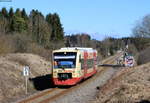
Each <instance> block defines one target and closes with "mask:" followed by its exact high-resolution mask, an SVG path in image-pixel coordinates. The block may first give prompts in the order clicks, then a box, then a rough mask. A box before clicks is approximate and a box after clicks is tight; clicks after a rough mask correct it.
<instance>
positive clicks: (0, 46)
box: [0, 35, 15, 54]
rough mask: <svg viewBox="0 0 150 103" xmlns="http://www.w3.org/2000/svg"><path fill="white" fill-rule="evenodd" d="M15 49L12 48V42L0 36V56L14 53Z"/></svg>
mask: <svg viewBox="0 0 150 103" xmlns="http://www.w3.org/2000/svg"><path fill="white" fill-rule="evenodd" d="M14 51H15V48H14V47H13V46H12V41H11V39H10V38H9V36H4V35H0V54H6V53H10V52H14Z"/></svg>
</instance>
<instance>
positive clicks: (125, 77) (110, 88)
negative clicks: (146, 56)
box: [93, 63, 150, 103]
mask: <svg viewBox="0 0 150 103" xmlns="http://www.w3.org/2000/svg"><path fill="white" fill-rule="evenodd" d="M146 101H147V102H146ZM148 101H149V102H150V63H147V64H144V65H141V66H138V67H134V68H123V69H122V71H120V72H119V73H117V74H116V75H115V76H114V77H113V79H111V80H109V82H108V83H107V84H106V85H105V86H103V87H102V88H101V89H100V91H99V92H98V94H97V99H96V100H95V101H94V102H93V103H135V102H136V103H149V102H148Z"/></svg>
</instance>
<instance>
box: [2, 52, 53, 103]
mask: <svg viewBox="0 0 150 103" xmlns="http://www.w3.org/2000/svg"><path fill="white" fill-rule="evenodd" d="M31 58H32V59H31ZM24 65H28V66H29V67H30V69H31V71H30V78H35V77H37V76H43V75H46V74H50V73H51V65H50V61H46V60H44V58H42V57H40V56H37V55H33V54H26V53H24V54H20V53H17V54H8V55H5V56H0V103H4V102H9V100H10V99H11V100H12V99H13V98H14V99H16V97H18V96H23V94H24V91H25V86H24V77H23V75H22V70H23V67H24ZM34 88H35V87H33V84H32V83H31V82H29V89H33V90H34Z"/></svg>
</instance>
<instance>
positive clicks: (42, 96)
mask: <svg viewBox="0 0 150 103" xmlns="http://www.w3.org/2000/svg"><path fill="white" fill-rule="evenodd" d="M120 55H121V54H118V55H115V56H112V57H109V58H108V59H106V60H104V61H103V63H105V64H111V63H113V61H114V60H115V59H116V58H118V57H119V56H120ZM105 70H106V68H105V67H98V73H97V74H96V75H95V76H93V77H92V78H89V79H88V80H86V81H84V82H82V83H80V84H78V85H76V86H73V87H70V88H51V89H48V90H45V91H43V92H41V93H38V94H35V95H33V96H31V97H28V98H26V99H24V100H22V101H19V102H17V103H50V102H53V101H54V100H56V99H57V98H59V97H61V96H63V95H65V94H67V93H69V92H71V91H75V90H76V89H78V88H80V87H82V86H84V85H86V84H88V83H89V82H91V81H92V80H94V79H96V78H97V77H98V76H100V75H101V74H103V73H104V72H105Z"/></svg>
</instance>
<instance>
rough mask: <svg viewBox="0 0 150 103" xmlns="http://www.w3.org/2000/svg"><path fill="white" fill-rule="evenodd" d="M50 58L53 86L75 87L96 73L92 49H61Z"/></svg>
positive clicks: (94, 53)
mask: <svg viewBox="0 0 150 103" xmlns="http://www.w3.org/2000/svg"><path fill="white" fill-rule="evenodd" d="M52 58H53V59H52V64H53V69H52V78H53V82H54V84H55V85H75V84H77V83H78V82H80V81H81V80H83V79H85V78H88V77H90V76H92V75H94V74H95V73H96V72H97V51H96V50H94V49H92V48H79V47H74V48H61V49H59V50H54V51H53V56H52Z"/></svg>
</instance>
